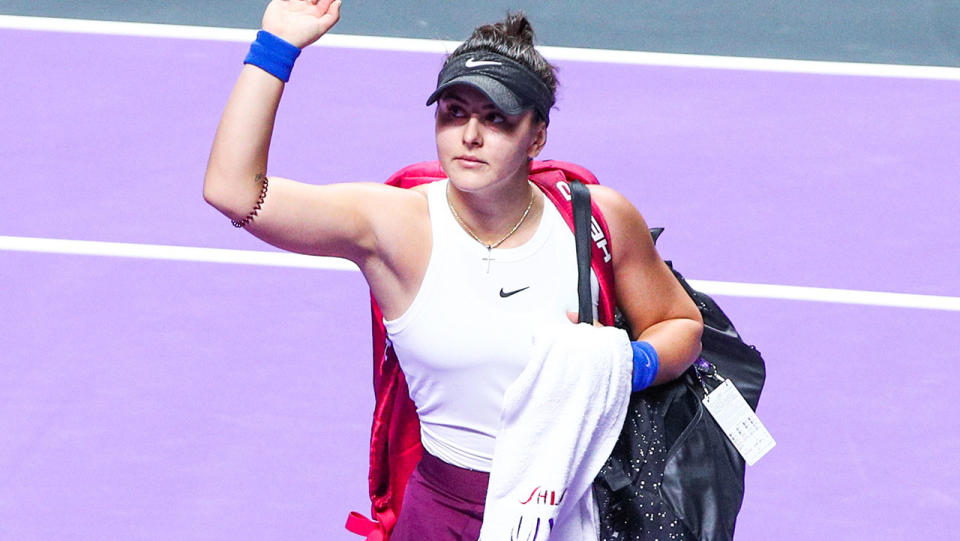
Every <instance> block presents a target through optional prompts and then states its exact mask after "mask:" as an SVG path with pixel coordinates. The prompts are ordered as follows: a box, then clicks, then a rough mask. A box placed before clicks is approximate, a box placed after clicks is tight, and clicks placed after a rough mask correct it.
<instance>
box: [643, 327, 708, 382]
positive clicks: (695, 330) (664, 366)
mask: <svg viewBox="0 0 960 541" xmlns="http://www.w3.org/2000/svg"><path fill="white" fill-rule="evenodd" d="M702 334H703V324H702V323H701V322H700V321H696V320H693V319H686V318H677V319H668V320H666V321H661V322H660V323H657V324H655V325H652V326H650V327H649V328H648V329H646V330H645V331H644V332H643V333H642V334H641V335H640V336H639V337H638V338H637V340H643V341H646V342H649V343H650V345H652V346H653V348H654V349H655V350H656V351H657V357H658V359H659V363H660V367H659V370H658V371H657V376H656V378H655V379H654V380H653V385H659V384H661V383H666V382H668V381H671V380H674V379H676V378H678V377H679V376H680V375H681V374H683V372H684V370H686V369H687V368H688V367H689V366H690V365H691V364H693V362H694V361H696V360H697V357H698V356H699V355H700V348H701V345H700V337H701V335H702Z"/></svg>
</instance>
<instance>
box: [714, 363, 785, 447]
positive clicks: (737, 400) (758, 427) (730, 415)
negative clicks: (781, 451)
mask: <svg viewBox="0 0 960 541" xmlns="http://www.w3.org/2000/svg"><path fill="white" fill-rule="evenodd" d="M703 405H704V406H706V408H707V411H709V412H710V415H712V416H713V418H714V419H716V421H717V424H718V425H720V428H721V429H723V432H724V433H725V434H726V435H727V438H729V439H730V442H731V443H733V445H734V447H736V448H737V451H740V455H741V456H743V459H744V460H746V461H747V464H749V465H751V466H753V465H754V464H756V462H757V461H758V460H760V458H761V457H763V455H765V454H767V452H769V451H770V449H773V446H774V445H776V444H777V442H775V441H774V440H773V436H771V435H770V432H768V431H767V428H766V427H765V426H763V423H761V422H760V418H759V417H757V414H756V413H754V412H753V409H751V408H750V405H749V404H747V401H746V400H744V399H743V395H742V394H740V391H738V390H737V388H736V386H734V384H733V382H732V381H730V380H729V379H724V380H723V383H721V384H720V385H719V386H718V387H717V388H716V389H714V390H713V391H712V392H710V393H709V394H707V395H706V396H704V397H703Z"/></svg>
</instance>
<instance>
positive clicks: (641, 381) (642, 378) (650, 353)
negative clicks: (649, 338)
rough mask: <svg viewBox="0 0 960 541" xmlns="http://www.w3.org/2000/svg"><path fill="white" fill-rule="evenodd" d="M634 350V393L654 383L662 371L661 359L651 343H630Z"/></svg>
mask: <svg viewBox="0 0 960 541" xmlns="http://www.w3.org/2000/svg"><path fill="white" fill-rule="evenodd" d="M630 346H631V347H632V348H633V391H634V392H637V391H642V390H644V389H646V388H647V387H649V386H650V384H651V383H653V380H654V378H656V377H657V371H658V370H660V358H659V357H658V356H657V350H655V349H653V346H652V345H650V342H644V341H642V340H641V341H639V342H630Z"/></svg>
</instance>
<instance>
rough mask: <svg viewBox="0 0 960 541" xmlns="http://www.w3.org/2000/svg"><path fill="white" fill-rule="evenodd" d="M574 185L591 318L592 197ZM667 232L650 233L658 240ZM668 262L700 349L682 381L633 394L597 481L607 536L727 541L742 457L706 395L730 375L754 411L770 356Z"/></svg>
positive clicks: (622, 540)
mask: <svg viewBox="0 0 960 541" xmlns="http://www.w3.org/2000/svg"><path fill="white" fill-rule="evenodd" d="M574 184H575V185H572V186H571V187H572V188H573V190H572V191H573V205H574V221H575V223H576V229H575V231H576V233H575V235H576V237H577V260H578V266H579V268H580V282H581V284H580V306H581V310H580V317H581V319H580V321H582V322H592V310H591V309H590V308H589V307H591V306H592V303H591V299H590V289H589V282H588V280H589V276H590V273H589V270H590V261H589V254H590V252H589V250H588V249H585V248H588V246H589V245H588V243H589V222H590V200H589V195H590V193H589V191H588V190H587V189H586V187H585V186H583V185H579V183H574ZM577 185H578V186H579V187H577ZM662 231H663V229H651V230H650V233H651V235H652V236H653V240H654V242H656V240H657V238H658V237H659V235H660V233H661V232H662ZM667 265H668V266H670V269H671V270H672V271H673V274H674V276H676V278H677V280H678V281H679V282H680V284H681V285H682V286H683V289H684V290H685V291H686V292H687V294H688V295H690V297H691V298H692V299H693V301H694V302H695V303H696V305H697V307H698V308H699V310H700V314H701V315H702V316H703V322H704V329H703V338H702V344H703V350H702V352H701V354H700V359H698V360H697V362H696V363H694V364H693V366H691V367H690V368H689V369H687V371H686V372H685V373H684V374H683V375H682V376H681V377H680V378H677V379H676V380H674V381H672V382H670V383H666V384H664V385H658V386H656V387H650V388H648V389H646V390H644V391H641V392H637V393H633V396H632V397H631V400H630V405H629V407H628V410H627V418H626V420H625V421H624V426H623V429H622V430H621V432H620V437H619V439H618V441H617V443H616V445H615V446H614V449H613V452H612V453H611V455H610V458H609V459H608V460H607V462H606V463H605V464H604V466H603V468H602V469H601V470H600V473H599V475H598V476H597V478H596V480H595V481H594V484H593V490H594V495H595V496H596V500H597V505H598V507H599V510H600V540H601V541H631V540H634V541H641V540H643V541H646V540H653V539H661V540H667V539H686V540H698V541H728V540H731V539H733V530H734V526H735V523H736V519H737V514H738V513H739V511H740V505H741V504H742V503H743V483H744V470H745V462H744V459H743V457H742V456H741V455H740V453H739V452H738V451H737V449H736V448H735V447H734V446H733V444H732V443H731V442H730V440H729V439H728V438H727V436H726V435H725V434H724V433H723V431H722V430H721V429H720V427H719V426H718V425H717V423H716V421H714V419H713V417H712V416H711V415H710V414H709V413H708V412H707V411H706V409H705V407H704V406H703V403H702V402H701V400H702V399H703V397H704V396H705V394H706V393H708V392H710V391H712V390H713V389H715V388H716V387H717V386H718V385H719V384H720V383H721V382H722V381H723V379H724V378H727V379H730V380H732V381H733V383H734V384H735V385H736V387H737V390H739V391H740V393H741V394H742V395H743V397H744V398H745V399H746V401H747V403H748V404H749V405H750V407H751V408H753V409H754V410H756V408H757V402H758V401H759V400H760V390H761V389H762V388H763V382H764V378H765V375H766V372H765V368H764V362H763V358H762V357H761V356H760V353H759V352H758V351H757V349H756V348H755V347H753V346H751V345H748V344H746V343H745V342H744V341H743V340H742V339H741V338H740V335H739V333H737V330H736V329H735V328H734V326H733V323H732V322H731V321H730V319H729V318H727V316H726V315H725V314H724V313H723V311H722V310H721V309H720V307H719V306H718V305H717V303H716V302H715V301H714V300H713V299H711V298H710V297H709V296H708V295H706V294H704V293H701V292H699V291H696V290H695V289H693V288H692V287H690V284H688V283H687V281H686V280H685V279H684V278H683V276H682V275H681V274H680V273H679V272H677V270H676V269H674V268H673V265H672V264H671V263H670V262H669V261H668V262H667ZM584 284H586V285H584ZM584 292H586V295H584ZM617 326H618V327H621V328H624V329H626V330H627V332H628V334H629V333H630V329H629V326H628V325H627V322H626V321H625V319H624V318H622V317H618V318H617ZM631 336H632V334H631Z"/></svg>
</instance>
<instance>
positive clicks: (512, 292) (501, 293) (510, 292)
mask: <svg viewBox="0 0 960 541" xmlns="http://www.w3.org/2000/svg"><path fill="white" fill-rule="evenodd" d="M525 289H530V286H527V287H521V288H520V289H517V290H515V291H509V292H507V291H504V290H503V288H502V287H501V288H500V296H501V297H503V298H504V299H505V298H507V297H509V296H510V295H516V294H517V293H520V292H521V291H523V290H525Z"/></svg>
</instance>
